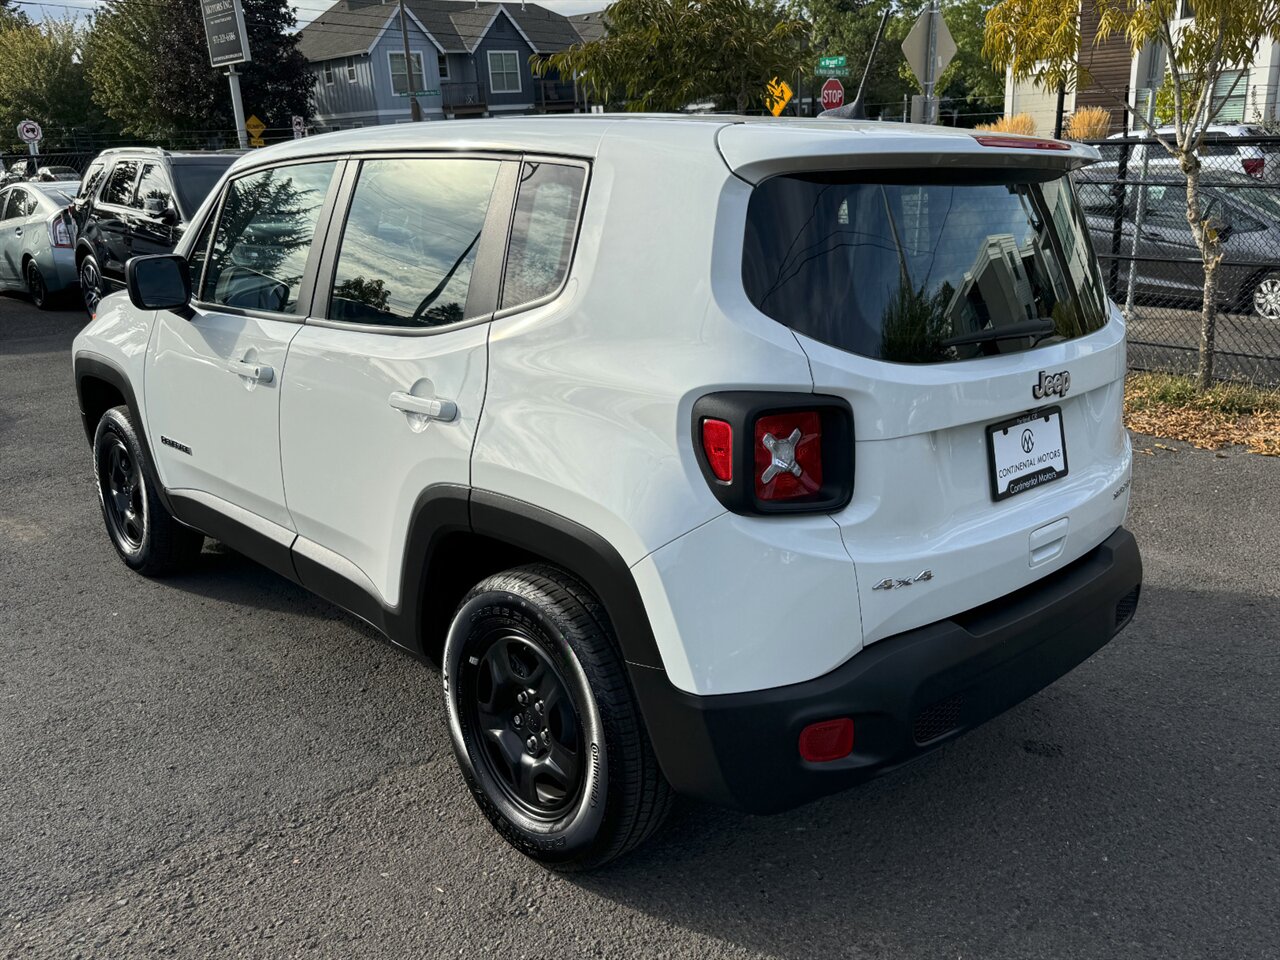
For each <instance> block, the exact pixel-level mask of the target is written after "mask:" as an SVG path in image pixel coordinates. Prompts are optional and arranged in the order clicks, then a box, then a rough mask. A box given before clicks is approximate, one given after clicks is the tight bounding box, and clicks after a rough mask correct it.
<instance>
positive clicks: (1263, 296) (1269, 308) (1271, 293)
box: [1243, 273, 1280, 323]
mask: <svg viewBox="0 0 1280 960" xmlns="http://www.w3.org/2000/svg"><path fill="white" fill-rule="evenodd" d="M1243 299H1244V300H1245V302H1246V304H1248V307H1247V309H1249V310H1252V311H1253V313H1254V315H1255V316H1258V317H1261V318H1262V319H1263V320H1270V321H1271V322H1273V323H1275V322H1277V321H1280V273H1268V274H1263V275H1262V276H1260V277H1257V278H1256V279H1255V280H1254V283H1253V285H1252V286H1250V287H1249V289H1248V290H1247V291H1246V293H1245V297H1244V298H1243Z"/></svg>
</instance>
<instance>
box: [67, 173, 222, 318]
mask: <svg viewBox="0 0 1280 960" xmlns="http://www.w3.org/2000/svg"><path fill="white" fill-rule="evenodd" d="M237 156H238V154H234V153H179V152H172V151H169V150H161V149H158V148H152V147H128V148H122V149H116V150H105V151H103V152H102V153H100V154H99V155H98V156H97V157H96V158H95V159H94V161H93V163H91V164H90V165H89V169H88V170H86V171H85V174H84V179H83V180H82V181H81V184H80V191H79V193H78V194H77V195H76V198H75V202H74V204H73V205H72V215H73V216H74V218H75V222H76V232H77V237H76V256H75V260H76V270H77V273H78V275H79V280H80V292H81V295H82V296H83V298H84V303H85V308H86V309H87V310H88V311H89V313H90V314H92V313H93V312H94V310H95V309H96V308H97V304H98V301H99V300H100V299H101V298H102V296H103V294H105V293H109V292H111V291H112V290H119V289H122V288H123V286H124V266H125V262H126V261H127V260H128V259H129V258H130V257H133V256H137V255H146V254H157V253H168V252H169V251H171V250H172V249H173V248H174V245H175V244H177V242H178V241H179V240H180V239H181V238H182V234H183V232H184V231H185V230H186V228H187V224H188V223H189V222H190V220H191V217H192V216H194V214H195V212H196V211H197V210H198V209H199V208H200V204H201V203H203V202H204V198H205V197H207V196H208V195H209V191H210V190H212V189H213V186H214V184H216V183H217V182H218V180H219V178H220V177H221V176H222V175H223V173H225V172H226V170H227V168H228V167H229V166H231V164H232V163H233V162H234V161H235V159H236V157H237Z"/></svg>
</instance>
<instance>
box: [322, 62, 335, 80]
mask: <svg viewBox="0 0 1280 960" xmlns="http://www.w3.org/2000/svg"><path fill="white" fill-rule="evenodd" d="M324 82H325V86H330V85H332V84H333V61H332V60H329V61H326V62H325V65H324Z"/></svg>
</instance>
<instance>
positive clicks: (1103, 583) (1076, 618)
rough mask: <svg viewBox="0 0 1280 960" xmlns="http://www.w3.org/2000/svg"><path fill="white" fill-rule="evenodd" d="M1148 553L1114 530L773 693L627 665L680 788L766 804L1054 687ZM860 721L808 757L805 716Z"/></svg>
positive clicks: (802, 796)
mask: <svg viewBox="0 0 1280 960" xmlns="http://www.w3.org/2000/svg"><path fill="white" fill-rule="evenodd" d="M1141 582H1142V560H1141V558H1140V556H1139V554H1138V545H1137V543H1136V542H1135V541H1134V539H1133V535H1132V534H1130V533H1129V532H1128V531H1127V530H1125V529H1123V528H1120V529H1118V530H1117V531H1116V532H1115V533H1113V534H1112V535H1111V536H1110V537H1108V538H1107V540H1105V541H1104V542H1103V543H1102V544H1101V545H1099V546H1098V547H1096V548H1095V549H1094V550H1091V551H1090V552H1089V553H1088V554H1086V555H1085V556H1083V557H1081V558H1080V559H1079V560H1076V561H1075V562H1074V563H1072V564H1070V565H1068V566H1067V567H1065V568H1063V569H1062V570H1059V571H1057V572H1056V573H1053V574H1051V575H1049V576H1047V577H1045V578H1043V579H1041V580H1039V581H1037V582H1035V583H1033V584H1031V585H1030V586H1028V587H1025V588H1023V589H1021V590H1018V591H1016V592H1015V593H1013V594H1010V595H1009V596H1007V597H1003V598H1001V599H999V600H997V601H994V602H992V603H988V604H985V605H984V606H982V607H979V608H977V609H975V610H970V611H968V612H967V613H965V614H962V615H959V616H957V617H953V618H952V619H950V620H944V621H942V622H940V623H934V624H930V625H929V626H926V627H921V628H919V629H917V630H911V631H909V632H907V633H903V634H899V635H898V636H896V637H890V638H888V639H885V640H880V641H878V642H876V643H873V644H871V645H870V646H868V647H867V648H866V649H864V650H863V651H861V652H860V653H858V654H857V655H856V656H854V657H853V658H851V659H850V660H849V661H848V662H847V663H845V664H843V665H842V666H840V667H839V668H837V669H836V670H833V671H832V672H831V673H829V674H826V675H825V676H822V677H818V678H817V679H815V680H810V681H806V682H804V683H798V684H793V685H790V686H786V687H777V688H774V689H771V690H761V691H754V692H750V693H737V694H726V695H721V696H708V697H703V696H695V695H693V694H688V693H685V692H683V691H680V690H677V689H676V688H675V687H673V686H672V685H671V683H670V682H669V681H668V680H667V677H666V674H665V673H664V672H663V671H661V670H652V669H646V668H636V669H634V670H633V671H632V679H633V681H634V683H635V687H636V693H637V695H638V697H639V698H640V703H641V707H642V710H643V713H644V717H645V722H646V725H647V726H648V728H649V735H650V738H651V739H652V740H653V744H654V749H655V751H656V752H657V755H658V761H659V763H660V764H661V766H662V769H663V772H664V773H665V774H666V776H667V779H668V780H669V781H671V784H672V786H674V787H675V788H676V790H677V791H679V792H680V793H684V794H686V795H691V796H694V797H697V798H699V799H702V800H707V801H710V802H713V803H720V804H723V805H726V806H732V807H737V808H739V809H743V810H747V811H750V812H753V813H773V812H777V811H780V810H785V809H788V808H789V807H793V806H796V805H798V804H801V803H805V802H807V801H809V800H813V799H815V798H817V797H820V796H823V795H825V794H829V793H834V792H836V791H838V790H842V789H844V788H846V787H849V786H851V785H853V784H856V783H859V782H861V781H864V780H869V779H871V778H872V777H876V776H879V775H880V774H882V773H885V772H887V771H889V770H892V769H894V768H896V767H900V766H902V765H903V764H905V763H908V762H910V761H912V760H914V759H916V758H917V757H919V756H920V755H921V754H923V753H925V752H926V751H928V750H931V749H934V748H935V747H937V746H938V745H940V744H942V743H946V742H947V741H948V740H950V739H952V738H954V737H956V736H958V735H959V734H961V733H963V732H964V731H966V730H970V729H972V728H973V727H976V726H978V725H979V724H981V723H983V722H985V721H986V720H989V719H991V718H992V717H994V716H996V715H997V714H1000V713H1002V712H1004V711H1005V710H1007V709H1009V708H1010V707H1012V706H1014V705H1015V704H1017V703H1020V702H1021V701H1022V700H1025V699H1026V698H1027V697H1029V696H1031V695H1032V694H1033V693H1035V692H1036V691H1038V690H1041V689H1043V688H1044V687H1046V686H1048V685H1049V684H1050V683H1052V682H1053V681H1054V680H1056V679H1057V678H1058V677H1061V676H1062V675H1063V674H1065V673H1067V672H1068V671H1070V670H1071V669H1072V668H1074V667H1075V666H1076V665H1077V664H1079V663H1081V662H1082V661H1084V660H1086V659H1087V658H1088V657H1089V656H1090V655H1092V654H1093V653H1094V652H1095V651H1097V650H1098V649H1099V648H1101V647H1102V646H1104V645H1105V644H1106V643H1107V641H1108V640H1110V639H1111V638H1112V637H1113V636H1115V634H1116V633H1117V632H1118V631H1119V630H1120V629H1121V628H1122V627H1123V626H1124V625H1125V624H1126V623H1127V622H1128V620H1129V618H1131V617H1132V616H1133V611H1134V609H1135V607H1136V605H1137V594H1138V590H1139V589H1140V586H1141ZM833 717H852V718H853V720H854V727H855V734H854V748H853V753H851V754H850V755H849V756H848V757H845V758H844V759H843V760H836V761H832V762H829V763H808V762H806V761H804V760H802V759H801V757H800V754H799V751H798V747H797V743H798V740H799V736H800V731H801V730H802V729H803V728H804V727H805V726H807V725H808V724H810V723H814V722H815V721H819V720H828V719H831V718H833Z"/></svg>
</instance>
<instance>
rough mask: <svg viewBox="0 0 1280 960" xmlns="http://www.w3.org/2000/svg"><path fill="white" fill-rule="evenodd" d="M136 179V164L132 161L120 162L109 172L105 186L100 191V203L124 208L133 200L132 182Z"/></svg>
mask: <svg viewBox="0 0 1280 960" xmlns="http://www.w3.org/2000/svg"><path fill="white" fill-rule="evenodd" d="M137 177H138V164H137V163H135V162H134V161H133V160H121V161H120V162H119V163H117V164H116V165H115V167H114V168H112V170H111V175H110V176H109V177H108V178H107V185H106V186H105V187H103V189H102V202H103V203H111V204H115V205H116V206H117V207H126V206H128V205H129V202H130V201H131V200H132V199H133V181H134V180H136V179H137Z"/></svg>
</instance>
